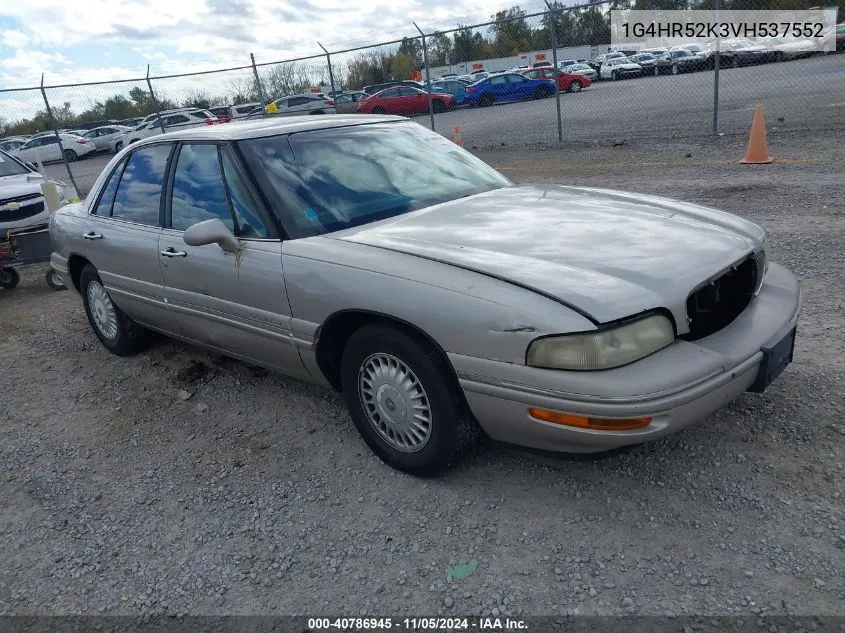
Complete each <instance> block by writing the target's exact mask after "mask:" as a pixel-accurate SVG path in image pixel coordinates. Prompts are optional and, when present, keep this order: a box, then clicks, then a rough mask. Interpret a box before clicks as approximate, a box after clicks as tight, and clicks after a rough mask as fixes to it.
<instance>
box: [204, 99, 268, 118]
mask: <svg viewBox="0 0 845 633" xmlns="http://www.w3.org/2000/svg"><path fill="white" fill-rule="evenodd" d="M256 108H258V109H259V110H260V109H261V104H260V103H257V102H256V103H240V104H238V105H233V106H218V107H216V108H209V109H208V111H209V112H211V114H213V115H214V116H216V117H217V118H218V119H220V122H221V123H226V122H227V121H232V120H233V119H242V118H244V117H246V116H248V115H249V114H250V113H252V112H253V111H254V110H255V109H256Z"/></svg>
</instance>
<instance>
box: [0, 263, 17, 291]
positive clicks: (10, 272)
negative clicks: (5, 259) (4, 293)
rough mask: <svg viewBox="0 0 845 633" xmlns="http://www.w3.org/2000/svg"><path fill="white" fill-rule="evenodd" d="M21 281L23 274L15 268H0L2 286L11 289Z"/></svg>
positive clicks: (0, 283) (0, 286)
mask: <svg viewBox="0 0 845 633" xmlns="http://www.w3.org/2000/svg"><path fill="white" fill-rule="evenodd" d="M20 281H21V276H20V274H19V273H18V271H17V270H15V269H14V268H0V288H5V289H6V290H11V289H12V288H14V287H15V286H17V285H18V284H19V283H20Z"/></svg>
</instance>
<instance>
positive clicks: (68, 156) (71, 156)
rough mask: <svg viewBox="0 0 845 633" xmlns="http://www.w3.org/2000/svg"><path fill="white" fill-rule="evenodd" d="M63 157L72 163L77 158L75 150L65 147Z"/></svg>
mask: <svg viewBox="0 0 845 633" xmlns="http://www.w3.org/2000/svg"><path fill="white" fill-rule="evenodd" d="M65 158H66V159H67V162H69V163H72V162H73V161H75V160H76V159H77V156H76V152H74V151H73V150H72V149H66V150H65Z"/></svg>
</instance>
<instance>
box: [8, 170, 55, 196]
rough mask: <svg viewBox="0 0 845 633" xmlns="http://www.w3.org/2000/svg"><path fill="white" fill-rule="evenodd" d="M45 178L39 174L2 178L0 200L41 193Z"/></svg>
mask: <svg viewBox="0 0 845 633" xmlns="http://www.w3.org/2000/svg"><path fill="white" fill-rule="evenodd" d="M42 182H44V178H43V177H42V176H40V175H39V174H32V173H30V174H17V175H15V176H3V177H0V200H6V199H8V198H17V197H18V196H25V195H27V194H31V193H38V194H40V193H41V183H42Z"/></svg>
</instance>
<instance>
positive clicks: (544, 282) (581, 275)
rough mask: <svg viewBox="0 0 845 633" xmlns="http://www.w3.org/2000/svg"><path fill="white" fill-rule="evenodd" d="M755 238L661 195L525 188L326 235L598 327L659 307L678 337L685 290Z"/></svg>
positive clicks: (715, 214) (758, 237) (736, 222)
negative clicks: (485, 278) (398, 255)
mask: <svg viewBox="0 0 845 633" xmlns="http://www.w3.org/2000/svg"><path fill="white" fill-rule="evenodd" d="M763 236H764V233H763V231H762V229H760V228H759V227H757V226H756V225H754V224H752V223H750V222H747V221H745V220H743V219H741V218H739V217H737V216H733V215H730V214H727V213H723V212H720V211H715V210H713V209H708V208H705V207H700V206H696V205H692V204H687V203H683V202H679V201H676V200H670V199H667V198H660V197H656V196H646V195H640V194H633V193H625V192H620V191H612V190H605V189H592V188H581V187H564V186H542V185H525V186H516V187H506V188H503V189H498V190H494V191H490V192H487V193H483V194H479V195H475V196H471V197H467V198H463V199H459V200H455V201H452V202H448V203H445V204H441V205H436V206H434V207H429V208H427V209H423V210H420V211H416V212H413V213H409V214H405V215H401V216H398V217H396V218H391V219H389V220H382V221H379V222H376V223H372V224H366V225H363V226H360V227H355V228H352V229H347V230H344V231H340V232H337V233H332V234H330V235H328V236H327V237H330V238H333V239H340V240H346V241H350V242H356V243H360V244H367V245H370V246H374V247H379V248H384V249H389V250H394V251H399V252H402V253H407V254H411V255H416V256H419V257H424V258H427V259H432V260H436V261H439V262H442V263H445V264H450V265H453V266H458V267H461V268H465V269H468V270H473V271H476V272H479V273H482V274H486V275H490V276H493V277H497V278H500V279H503V280H505V281H508V282H511V283H515V284H518V285H520V286H523V287H526V288H530V289H532V290H534V291H536V292H539V293H541V294H543V295H545V296H548V297H550V298H552V299H555V300H557V301H559V302H562V303H564V304H566V305H569V306H570V307H573V308H574V309H576V310H578V311H579V312H581V313H582V314H585V315H586V316H589V317H590V318H591V319H592V320H593V321H595V322H597V323H605V322H609V321H614V320H617V319H620V318H624V317H627V316H631V315H634V314H637V313H640V312H643V311H645V310H650V309H654V308H658V307H664V308H667V309H669V310H670V311H672V313H673V314H674V315H675V317H676V323H678V329H679V332H680V333H683V332H684V331H686V330H685V328H686V318H685V314H686V311H685V310H686V308H685V304H686V299H687V297H688V295H689V293H690V292H691V291H692V290H693V289H694V288H696V287H697V286H699V285H700V284H702V283H703V282H705V281H707V280H709V279H711V278H713V277H715V276H716V275H718V274H720V273H721V272H723V271H724V270H726V269H728V268H729V267H730V266H731V265H732V264H734V263H736V262H738V261H739V260H741V259H742V258H744V257H745V256H746V255H748V254H749V253H751V252H752V251H753V250H755V247H757V246H759V245H760V244H761V243H762V239H763ZM435 282H436V280H435Z"/></svg>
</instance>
